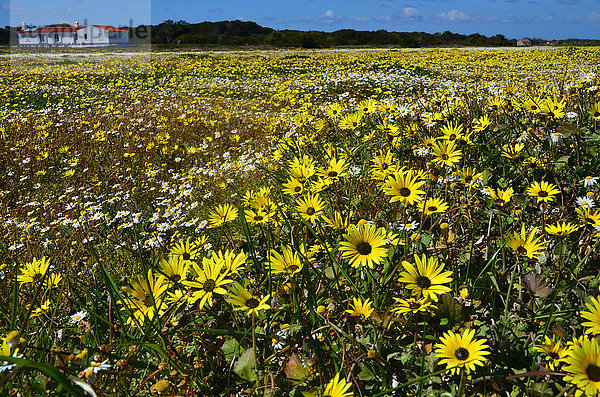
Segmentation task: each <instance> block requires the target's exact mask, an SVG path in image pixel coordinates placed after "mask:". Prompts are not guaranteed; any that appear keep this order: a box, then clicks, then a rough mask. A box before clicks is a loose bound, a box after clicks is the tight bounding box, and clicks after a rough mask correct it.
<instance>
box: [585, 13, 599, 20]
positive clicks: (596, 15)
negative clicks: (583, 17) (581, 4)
mask: <svg viewBox="0 0 600 397" xmlns="http://www.w3.org/2000/svg"><path fill="white" fill-rule="evenodd" d="M588 19H589V20H590V22H600V14H598V13H597V12H592V13H591V14H590V15H588Z"/></svg>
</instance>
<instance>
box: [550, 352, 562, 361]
mask: <svg viewBox="0 0 600 397" xmlns="http://www.w3.org/2000/svg"><path fill="white" fill-rule="evenodd" d="M548 356H550V358H551V359H553V360H558V359H559V358H560V356H559V355H558V353H557V352H550V353H548Z"/></svg>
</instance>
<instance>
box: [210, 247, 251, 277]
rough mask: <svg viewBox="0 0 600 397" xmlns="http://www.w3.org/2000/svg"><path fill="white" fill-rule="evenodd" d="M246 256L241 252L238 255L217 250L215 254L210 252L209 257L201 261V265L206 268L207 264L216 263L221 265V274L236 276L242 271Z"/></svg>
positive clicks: (228, 251)
mask: <svg viewBox="0 0 600 397" xmlns="http://www.w3.org/2000/svg"><path fill="white" fill-rule="evenodd" d="M247 259H248V256H247V255H246V253H245V252H244V251H241V252H240V253H239V254H236V253H235V252H234V251H233V250H231V251H230V250H229V249H227V250H225V252H223V251H222V250H219V251H217V252H214V251H213V252H212V253H211V255H210V257H208V258H204V259H202V263H203V264H204V265H205V266H207V265H209V264H211V265H216V264H217V263H221V265H222V267H221V273H230V274H237V273H239V272H240V270H242V269H244V264H245V263H246V260H247Z"/></svg>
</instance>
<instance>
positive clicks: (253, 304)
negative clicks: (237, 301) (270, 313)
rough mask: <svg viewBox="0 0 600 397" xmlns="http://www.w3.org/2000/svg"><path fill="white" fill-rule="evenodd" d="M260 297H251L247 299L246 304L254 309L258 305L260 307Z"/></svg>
mask: <svg viewBox="0 0 600 397" xmlns="http://www.w3.org/2000/svg"><path fill="white" fill-rule="evenodd" d="M258 303H259V302H258V299H256V298H250V299H248V300H247V301H246V306H248V307H249V308H250V309H254V308H256V307H258Z"/></svg>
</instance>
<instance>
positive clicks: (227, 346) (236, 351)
mask: <svg viewBox="0 0 600 397" xmlns="http://www.w3.org/2000/svg"><path fill="white" fill-rule="evenodd" d="M221 350H223V354H225V358H226V359H227V361H229V362H231V361H233V359H234V358H235V357H239V356H240V355H241V354H242V346H241V345H240V343H239V342H238V341H237V340H236V339H233V338H232V339H229V340H228V341H227V342H225V343H223V346H222V347H221Z"/></svg>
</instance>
